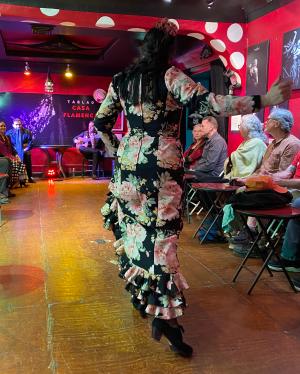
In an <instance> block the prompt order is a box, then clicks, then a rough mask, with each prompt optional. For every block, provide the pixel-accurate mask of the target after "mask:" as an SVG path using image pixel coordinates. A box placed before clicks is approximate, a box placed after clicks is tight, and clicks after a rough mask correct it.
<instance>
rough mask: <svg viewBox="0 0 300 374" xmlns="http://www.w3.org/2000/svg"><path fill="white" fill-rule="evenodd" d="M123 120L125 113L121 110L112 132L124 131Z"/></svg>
mask: <svg viewBox="0 0 300 374" xmlns="http://www.w3.org/2000/svg"><path fill="white" fill-rule="evenodd" d="M124 121H125V115H124V112H123V111H122V112H121V113H120V114H119V115H118V118H117V121H116V123H115V125H114V127H113V130H112V131H113V132H123V131H124Z"/></svg>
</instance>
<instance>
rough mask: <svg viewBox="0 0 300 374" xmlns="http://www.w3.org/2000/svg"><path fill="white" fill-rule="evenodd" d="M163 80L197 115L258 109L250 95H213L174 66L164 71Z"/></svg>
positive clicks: (230, 114)
mask: <svg viewBox="0 0 300 374" xmlns="http://www.w3.org/2000/svg"><path fill="white" fill-rule="evenodd" d="M165 82H166V86H167V89H168V91H169V92H171V94H172V95H173V96H174V98H175V99H176V100H177V101H179V102H180V103H181V104H183V105H189V106H191V107H192V108H193V110H192V112H193V114H194V115H195V116H198V117H205V116H208V115H212V116H223V117H228V116H233V115H236V114H242V115H243V114H248V113H252V112H254V111H256V110H258V109H259V108H255V101H254V99H253V97H252V96H242V97H239V96H232V95H225V96H223V95H215V94H214V93H210V92H208V91H207V89H206V88H205V87H203V86H202V85H201V84H200V83H196V82H194V81H193V80H192V79H191V78H190V77H188V76H187V75H186V74H184V73H183V72H182V71H181V70H179V69H177V68H175V67H174V66H172V67H171V68H170V69H168V70H167V71H166V74H165Z"/></svg>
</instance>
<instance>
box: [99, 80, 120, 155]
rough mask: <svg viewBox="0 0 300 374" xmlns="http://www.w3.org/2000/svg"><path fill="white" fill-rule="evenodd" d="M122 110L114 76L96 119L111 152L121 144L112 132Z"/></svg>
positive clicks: (104, 141) (113, 152)
mask: <svg viewBox="0 0 300 374" xmlns="http://www.w3.org/2000/svg"><path fill="white" fill-rule="evenodd" d="M121 110H122V106H121V103H120V99H119V95H118V93H117V90H116V88H115V77H114V78H113V80H112V82H111V83H110V85H109V88H108V92H107V95H106V97H105V99H104V101H103V102H102V104H101V106H100V108H99V110H98V112H97V113H96V116H95V120H94V122H95V127H96V129H97V130H98V131H100V136H101V139H102V140H103V143H104V144H105V147H106V148H107V149H108V150H109V153H111V154H115V153H116V151H117V149H118V146H119V140H118V138H117V137H116V135H115V134H114V133H113V132H112V128H113V127H114V125H115V123H116V120H117V118H118V115H119V113H120V112H121Z"/></svg>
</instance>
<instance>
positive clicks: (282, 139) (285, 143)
mask: <svg viewBox="0 0 300 374" xmlns="http://www.w3.org/2000/svg"><path fill="white" fill-rule="evenodd" d="M293 124H294V118H293V115H292V113H291V112H290V111H289V110H287V109H281V108H275V109H273V110H272V112H271V113H270V115H269V117H268V119H267V121H266V126H265V131H266V132H267V133H268V134H270V135H271V136H272V137H273V138H274V140H273V141H272V143H271V144H269V146H268V148H267V150H266V153H265V155H264V158H263V161H262V165H261V167H260V168H259V169H257V170H256V172H255V173H256V174H275V173H277V172H279V171H283V170H285V169H286V168H287V167H288V166H290V164H291V162H292V160H293V158H294V156H295V155H296V153H297V152H299V151H300V140H299V139H298V138H296V137H295V136H294V135H292V134H291V129H292V127H293Z"/></svg>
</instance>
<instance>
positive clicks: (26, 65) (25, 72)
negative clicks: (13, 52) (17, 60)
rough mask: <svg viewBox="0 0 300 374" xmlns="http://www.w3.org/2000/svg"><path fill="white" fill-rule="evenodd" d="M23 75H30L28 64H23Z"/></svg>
mask: <svg viewBox="0 0 300 374" xmlns="http://www.w3.org/2000/svg"><path fill="white" fill-rule="evenodd" d="M24 75H26V76H29V75H31V70H30V66H29V64H28V62H25V68H24Z"/></svg>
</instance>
